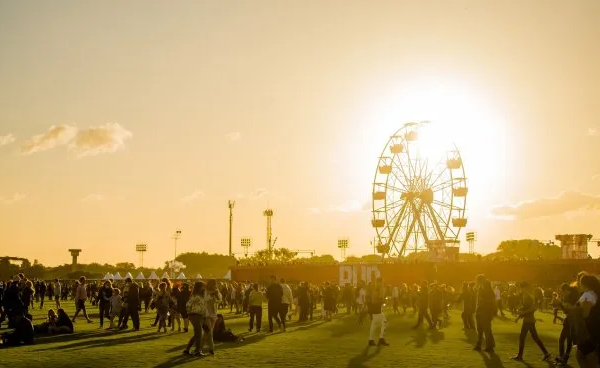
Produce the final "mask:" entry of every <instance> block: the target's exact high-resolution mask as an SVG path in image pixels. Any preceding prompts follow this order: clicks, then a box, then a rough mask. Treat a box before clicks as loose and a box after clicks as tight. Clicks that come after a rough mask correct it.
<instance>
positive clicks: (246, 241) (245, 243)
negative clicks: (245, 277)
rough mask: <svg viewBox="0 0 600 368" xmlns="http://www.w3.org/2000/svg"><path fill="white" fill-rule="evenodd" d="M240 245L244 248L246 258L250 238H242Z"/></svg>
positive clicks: (250, 241) (250, 244) (250, 243)
mask: <svg viewBox="0 0 600 368" xmlns="http://www.w3.org/2000/svg"><path fill="white" fill-rule="evenodd" d="M240 245H241V246H242V248H244V257H248V248H250V247H251V246H252V238H248V237H246V238H242V239H241V240H240Z"/></svg>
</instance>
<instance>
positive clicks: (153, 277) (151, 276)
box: [148, 271, 158, 280]
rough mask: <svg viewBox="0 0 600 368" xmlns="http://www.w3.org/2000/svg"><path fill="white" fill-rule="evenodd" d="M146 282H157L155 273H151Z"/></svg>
mask: <svg viewBox="0 0 600 368" xmlns="http://www.w3.org/2000/svg"><path fill="white" fill-rule="evenodd" d="M148 280H158V275H157V274H156V272H154V271H152V273H151V274H150V276H148Z"/></svg>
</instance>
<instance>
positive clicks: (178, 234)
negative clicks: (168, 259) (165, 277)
mask: <svg viewBox="0 0 600 368" xmlns="http://www.w3.org/2000/svg"><path fill="white" fill-rule="evenodd" d="M179 238H181V230H175V233H173V237H172V239H173V241H174V242H175V257H174V258H173V264H172V265H171V268H172V271H171V273H175V259H176V258H177V240H179ZM173 277H174V275H173Z"/></svg>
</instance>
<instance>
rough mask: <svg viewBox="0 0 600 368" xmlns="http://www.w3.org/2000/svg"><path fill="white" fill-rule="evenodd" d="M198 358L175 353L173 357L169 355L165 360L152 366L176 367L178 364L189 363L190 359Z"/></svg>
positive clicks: (155, 367) (156, 367)
mask: <svg viewBox="0 0 600 368" xmlns="http://www.w3.org/2000/svg"><path fill="white" fill-rule="evenodd" d="M194 359H196V360H199V359H198V358H194V357H191V356H189V355H177V356H174V357H171V358H170V359H169V360H167V361H166V362H162V363H160V364H158V365H155V366H154V368H170V367H177V366H179V365H183V364H186V363H189V362H190V361H192V360H194Z"/></svg>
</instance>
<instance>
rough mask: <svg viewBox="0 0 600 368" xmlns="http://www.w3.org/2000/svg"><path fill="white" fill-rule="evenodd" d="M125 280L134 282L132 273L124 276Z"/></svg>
mask: <svg viewBox="0 0 600 368" xmlns="http://www.w3.org/2000/svg"><path fill="white" fill-rule="evenodd" d="M123 278H124V279H132V280H133V275H132V274H131V272H127V275H125V276H123Z"/></svg>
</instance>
